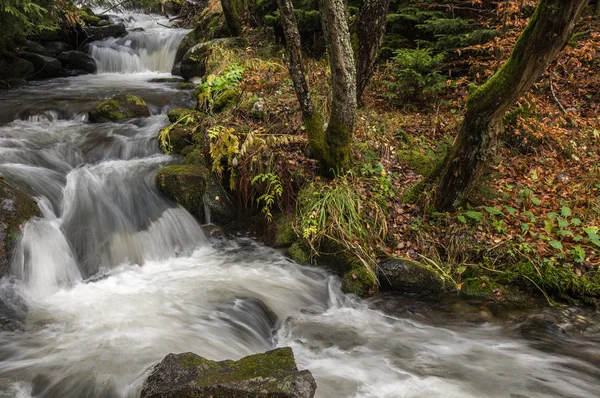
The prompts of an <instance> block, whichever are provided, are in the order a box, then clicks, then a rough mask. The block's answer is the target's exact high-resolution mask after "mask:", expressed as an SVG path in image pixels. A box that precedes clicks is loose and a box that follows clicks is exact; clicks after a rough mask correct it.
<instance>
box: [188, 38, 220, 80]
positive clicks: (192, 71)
mask: <svg viewBox="0 0 600 398" xmlns="http://www.w3.org/2000/svg"><path fill="white" fill-rule="evenodd" d="M224 41H225V40H224V39H215V40H211V41H207V42H205V43H201V44H197V45H195V46H194V47H192V48H191V49H190V50H189V51H188V52H186V53H185V55H184V57H183V59H182V60H181V67H180V70H179V74H180V75H181V77H183V78H184V79H186V80H190V79H192V78H194V77H204V75H206V72H207V70H206V68H207V63H208V58H209V57H210V55H211V54H212V52H213V50H214V48H215V47H216V46H218V45H220V44H221V43H223V42H224Z"/></svg>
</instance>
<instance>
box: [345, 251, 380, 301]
mask: <svg viewBox="0 0 600 398" xmlns="http://www.w3.org/2000/svg"><path fill="white" fill-rule="evenodd" d="M357 261H358V260H357ZM342 291H343V292H344V293H351V294H356V295H357V296H360V297H365V296H372V295H373V294H375V293H377V292H378V291H379V284H378V281H377V278H375V276H374V275H373V274H372V273H371V272H369V271H368V270H367V268H366V267H365V266H364V265H363V264H362V263H360V262H359V261H358V263H356V262H355V265H354V266H353V267H352V269H351V270H350V271H348V272H346V273H345V274H344V276H343V278H342Z"/></svg>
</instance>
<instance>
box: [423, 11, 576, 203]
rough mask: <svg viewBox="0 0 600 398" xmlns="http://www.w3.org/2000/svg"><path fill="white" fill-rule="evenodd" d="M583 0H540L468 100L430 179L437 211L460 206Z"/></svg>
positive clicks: (561, 43) (572, 23)
mask: <svg viewBox="0 0 600 398" xmlns="http://www.w3.org/2000/svg"><path fill="white" fill-rule="evenodd" d="M586 4H587V0H570V1H564V0H541V2H540V3H539V5H538V6H537V9H536V11H535V13H534V15H533V17H532V18H531V20H530V21H529V24H528V25H527V27H526V28H525V30H524V31H523V33H522V34H521V36H520V37H519V40H518V41H517V43H516V45H515V48H514V49H513V52H512V54H511V56H510V58H509V59H508V61H506V63H505V64H504V65H503V66H502V68H500V70H499V71H498V72H496V74H494V76H492V77H491V78H490V80H488V82H487V83H485V84H484V85H483V86H481V87H480V88H478V89H477V90H476V91H475V92H474V93H473V94H471V95H470V96H469V99H468V101H467V110H466V114H465V119H464V122H463V124H462V126H461V129H460V132H459V134H458V137H457V139H456V141H455V142H454V145H453V147H452V150H451V151H450V153H449V154H448V156H447V157H446V159H445V161H444V164H443V165H442V166H441V168H440V169H438V170H437V171H436V172H435V174H434V176H433V178H436V177H437V176H438V175H439V176H441V179H440V182H439V186H438V189H437V192H436V198H435V207H436V209H437V210H438V211H449V210H454V209H456V208H457V207H458V206H460V205H462V204H463V203H464V202H465V201H466V199H467V197H468V195H469V193H470V192H471V190H472V189H473V186H474V184H475V182H476V181H477V179H478V178H479V177H480V176H481V174H482V173H483V171H484V170H485V168H486V166H487V165H488V164H489V163H490V162H491V160H492V157H493V155H494V154H495V151H496V145H497V138H498V132H499V131H500V129H501V128H502V117H503V116H504V114H505V113H506V111H508V110H509V109H510V107H512V106H513V105H514V104H515V102H516V101H517V100H518V99H519V98H521V97H522V96H523V95H524V94H525V93H526V92H527V91H528V90H529V89H530V88H531V86H532V85H533V83H535V81H536V80H537V79H538V78H539V77H540V75H541V74H542V73H543V72H544V70H545V69H546V67H547V65H548V64H549V63H550V62H551V61H552V60H553V59H554V58H555V57H556V55H557V54H558V53H559V52H560V51H561V50H562V49H563V47H564V46H565V44H566V43H567V40H568V39H569V37H570V36H571V34H572V33H573V29H574V28H575V23H576V22H577V20H578V19H579V17H580V15H581V12H582V10H583V9H584V7H585V6H586Z"/></svg>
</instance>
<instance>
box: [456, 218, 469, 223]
mask: <svg viewBox="0 0 600 398" xmlns="http://www.w3.org/2000/svg"><path fill="white" fill-rule="evenodd" d="M456 218H457V219H458V221H460V222H461V223H463V224H466V223H467V219H466V218H465V216H456Z"/></svg>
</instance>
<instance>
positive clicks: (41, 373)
mask: <svg viewBox="0 0 600 398" xmlns="http://www.w3.org/2000/svg"><path fill="white" fill-rule="evenodd" d="M119 18H122V19H123V20H124V21H125V22H126V23H127V26H128V28H135V27H143V28H144V29H145V31H143V32H132V33H130V34H129V35H128V36H126V37H125V38H122V39H116V40H115V39H108V40H106V41H104V42H100V43H95V44H94V45H93V46H91V49H90V52H91V54H92V55H93V56H94V57H95V58H96V59H97V61H98V64H99V65H100V68H99V69H100V73H98V74H97V75H88V76H79V77H72V78H68V79H67V78H65V79H54V80H48V81H43V82H35V83H34V84H33V85H32V86H29V87H26V88H22V89H19V90H12V91H7V92H2V93H0V110H1V112H0V175H2V176H4V177H5V178H6V179H7V180H9V181H11V182H13V183H15V184H18V185H19V186H20V187H22V188H23V189H24V190H26V191H28V192H29V193H31V194H32V195H34V196H35V197H36V199H37V201H38V204H39V207H40V209H41V212H42V216H41V217H40V218H36V219H34V220H32V221H30V222H29V223H27V224H26V225H25V226H24V228H23V237H22V240H21V242H20V244H19V247H18V250H17V253H16V256H15V261H14V265H13V276H12V277H11V278H5V279H3V280H2V281H1V286H0V397H15V396H18V397H30V396H35V397H57V398H63V397H73V398H81V397H137V396H139V392H140V390H141V386H142V383H143V381H144V379H145V377H146V376H147V375H148V370H149V369H150V368H151V367H152V365H153V364H155V363H156V362H158V361H160V360H161V359H162V358H163V357H164V356H165V355H166V354H168V353H170V352H187V351H192V352H195V353H197V354H199V355H202V356H205V357H207V358H211V359H217V360H222V359H237V358H240V357H243V356H245V355H248V354H252V353H256V352H262V351H265V350H269V349H272V348H273V347H277V346H291V347H292V348H293V350H294V353H295V356H296V360H297V362H298V364H299V367H300V368H306V369H309V370H311V371H312V372H313V374H314V376H315V378H316V380H317V384H318V389H317V396H318V397H390V398H391V397H461V398H464V397H595V396H598V395H599V394H600V393H599V391H600V326H599V325H600V322H599V320H598V317H597V315H595V314H594V313H588V312H585V311H583V310H579V309H576V308H559V309H555V310H542V309H516V310H511V309H509V308H507V307H506V306H503V305H501V304H489V303H485V302H477V301H465V300H462V299H460V298H458V297H456V296H450V297H444V298H443V299H440V300H430V301H422V300H418V299H415V298H410V297H401V296H389V297H380V298H377V299H372V300H364V301H361V300H358V299H356V298H353V297H349V296H345V295H343V294H342V293H341V292H340V283H339V280H338V278H337V277H334V276H332V275H330V274H328V273H327V272H326V271H324V270H321V269H316V268H311V267H302V266H298V265H296V264H294V263H293V262H291V261H290V260H288V259H286V258H285V257H284V256H283V255H282V254H281V253H280V252H278V251H276V250H273V249H269V248H266V247H263V246H261V245H259V244H257V243H255V242H253V241H252V240H250V239H247V238H243V237H240V238H237V239H229V240H215V241H209V240H207V239H206V238H205V236H204V235H203V233H202V229H201V226H199V225H198V223H197V222H196V220H195V219H194V218H193V217H192V216H191V215H190V214H189V213H188V212H187V211H185V210H184V209H183V208H181V207H179V206H177V205H176V204H175V203H173V202H172V201H170V200H168V199H167V198H165V197H164V196H162V195H161V194H160V193H159V191H158V190H157V188H156V186H155V183H154V176H155V175H156V172H157V170H158V169H159V168H160V167H161V166H164V165H166V164H169V163H172V162H177V161H178V159H175V158H173V157H170V156H165V155H161V154H160V153H159V151H158V149H157V143H156V135H157V132H158V130H159V129H160V128H161V127H162V126H164V125H166V124H167V123H168V122H167V118H166V116H165V113H166V111H168V110H169V109H171V108H174V107H177V106H186V105H191V99H190V95H189V93H186V92H182V91H178V90H175V89H174V88H173V87H172V85H169V84H157V83H151V82H149V80H150V79H152V78H156V77H165V76H169V75H168V71H169V70H170V68H171V64H172V63H173V59H174V52H175V49H176V46H177V43H178V41H179V40H181V38H182V36H183V34H184V33H185V31H181V30H168V29H166V28H163V27H161V26H160V25H158V24H156V21H155V20H154V18H152V17H149V16H142V15H123V16H120V17H119ZM162 23H164V21H163V22H162ZM118 93H132V94H135V95H139V96H140V97H142V98H143V99H144V100H146V101H147V102H148V104H149V105H150V107H151V111H152V116H150V117H148V118H145V119H135V120H131V121H129V122H127V123H119V124H115V123H103V124H90V123H87V120H86V119H87V114H86V111H87V110H89V109H91V108H92V107H93V106H94V105H95V104H97V103H98V102H99V101H100V100H102V99H106V98H110V97H111V96H113V95H115V94H118ZM557 314H558V315H559V318H560V319H563V320H564V323H563V324H562V325H561V326H560V327H559V326H556V325H555V324H554V323H550V322H546V319H547V317H548V316H550V317H552V316H556V315H557Z"/></svg>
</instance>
